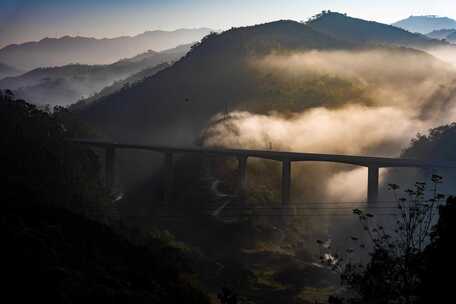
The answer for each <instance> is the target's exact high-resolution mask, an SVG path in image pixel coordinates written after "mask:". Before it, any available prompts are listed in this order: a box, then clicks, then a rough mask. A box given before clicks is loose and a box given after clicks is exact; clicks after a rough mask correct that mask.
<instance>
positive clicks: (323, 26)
mask: <svg viewBox="0 0 456 304" xmlns="http://www.w3.org/2000/svg"><path fill="white" fill-rule="evenodd" d="M308 25H309V26H310V27H312V28H313V29H315V30H318V31H321V32H323V33H325V34H327V35H330V36H332V37H336V38H338V39H344V40H347V41H352V42H357V43H363V44H366V43H367V44H380V45H384V44H387V45H396V46H404V47H413V48H420V49H426V48H432V47H439V46H445V45H446V43H444V42H442V41H438V40H434V39H431V38H429V37H426V36H424V35H421V34H414V33H410V32H408V31H406V30H404V29H401V28H398V27H395V26H391V25H387V24H383V23H378V22H373V21H366V20H363V19H358V18H352V17H349V16H347V15H345V14H341V13H335V12H329V13H322V14H319V15H317V17H316V18H314V19H312V20H310V21H309V22H308ZM426 33H428V32H426Z"/></svg>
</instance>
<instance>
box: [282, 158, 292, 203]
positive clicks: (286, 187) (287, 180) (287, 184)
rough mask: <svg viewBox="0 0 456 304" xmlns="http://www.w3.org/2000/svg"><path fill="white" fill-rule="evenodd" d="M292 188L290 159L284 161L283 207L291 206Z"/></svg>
mask: <svg viewBox="0 0 456 304" xmlns="http://www.w3.org/2000/svg"><path fill="white" fill-rule="evenodd" d="M290 188H291V162H290V160H289V159H284V160H282V205H283V206H288V205H289V204H290Z"/></svg>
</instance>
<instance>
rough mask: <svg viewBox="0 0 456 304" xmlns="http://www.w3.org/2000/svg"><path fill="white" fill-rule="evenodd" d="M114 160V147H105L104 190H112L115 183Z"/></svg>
mask: <svg viewBox="0 0 456 304" xmlns="http://www.w3.org/2000/svg"><path fill="white" fill-rule="evenodd" d="M115 158H116V150H115V148H114V147H107V148H106V152H105V183H106V188H108V189H109V190H110V191H112V190H113V187H114V182H115V174H116V172H115Z"/></svg>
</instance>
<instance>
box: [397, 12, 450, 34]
mask: <svg viewBox="0 0 456 304" xmlns="http://www.w3.org/2000/svg"><path fill="white" fill-rule="evenodd" d="M392 25H393V26H396V27H400V28H403V29H405V30H407V31H409V32H412V33H421V34H428V33H430V32H433V31H437V30H445V29H456V20H454V19H451V18H448V17H438V16H434V15H430V16H410V17H408V18H407V19H404V20H400V21H398V22H395V23H393V24H392Z"/></svg>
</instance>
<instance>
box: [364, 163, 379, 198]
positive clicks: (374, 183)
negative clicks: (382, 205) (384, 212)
mask: <svg viewBox="0 0 456 304" xmlns="http://www.w3.org/2000/svg"><path fill="white" fill-rule="evenodd" d="M378 173H379V168H378V167H376V166H369V167H368V173H367V202H368V203H375V202H377V201H378Z"/></svg>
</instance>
